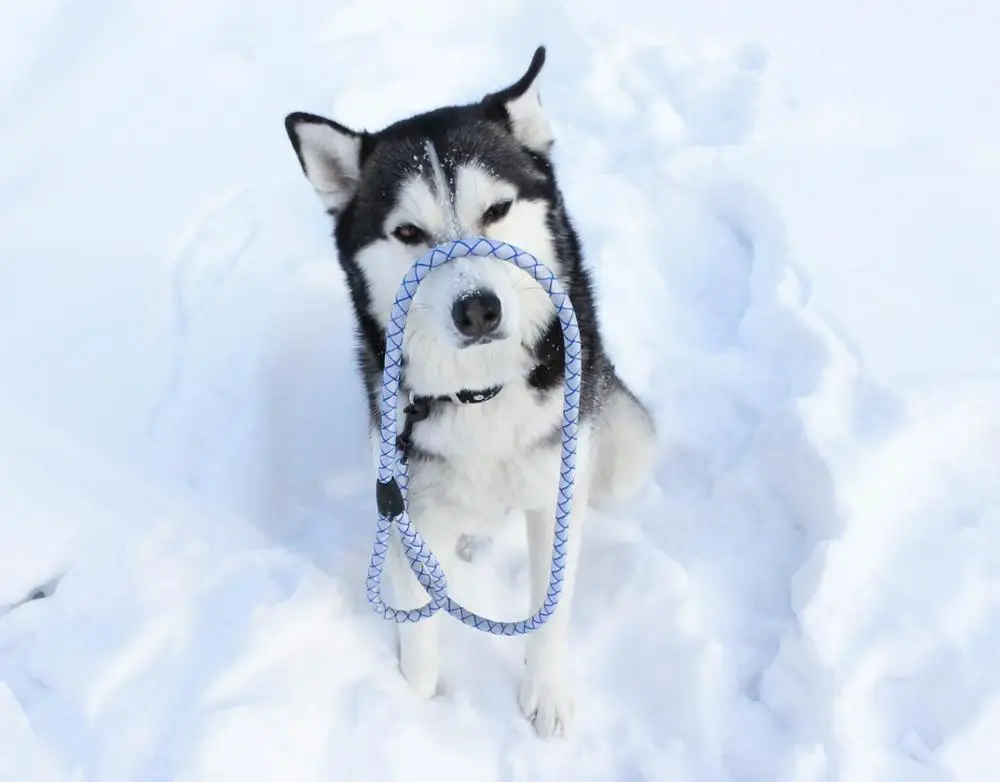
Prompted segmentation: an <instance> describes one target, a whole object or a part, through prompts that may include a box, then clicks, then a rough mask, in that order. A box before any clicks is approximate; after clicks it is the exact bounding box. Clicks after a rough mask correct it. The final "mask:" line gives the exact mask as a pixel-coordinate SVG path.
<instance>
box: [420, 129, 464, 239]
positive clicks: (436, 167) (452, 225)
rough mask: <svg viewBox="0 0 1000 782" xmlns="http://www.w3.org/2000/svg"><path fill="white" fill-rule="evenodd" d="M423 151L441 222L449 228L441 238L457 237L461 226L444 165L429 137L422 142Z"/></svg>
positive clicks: (459, 235) (460, 231)
mask: <svg viewBox="0 0 1000 782" xmlns="http://www.w3.org/2000/svg"><path fill="white" fill-rule="evenodd" d="M424 151H425V152H426V153H427V160H428V161H429V162H430V165H431V176H432V177H433V179H434V190H435V191H436V195H437V207H438V210H439V212H440V215H441V217H442V220H441V222H442V223H443V224H444V225H447V226H448V228H449V229H450V230H449V231H447V232H446V233H445V234H443V235H442V238H449V239H459V238H461V234H462V226H461V224H460V223H459V220H458V216H457V215H456V214H455V208H454V204H453V203H452V198H451V192H450V191H449V190H448V180H447V179H446V177H445V175H444V167H443V166H442V165H441V160H440V158H438V154H437V150H436V149H435V148H434V143H433V142H432V141H431V140H430V139H427V140H426V141H425V142H424Z"/></svg>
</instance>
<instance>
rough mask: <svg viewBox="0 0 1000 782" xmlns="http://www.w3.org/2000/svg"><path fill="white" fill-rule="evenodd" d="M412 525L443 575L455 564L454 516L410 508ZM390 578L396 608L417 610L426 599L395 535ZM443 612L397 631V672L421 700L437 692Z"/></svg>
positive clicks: (390, 559) (391, 554) (431, 510)
mask: <svg viewBox="0 0 1000 782" xmlns="http://www.w3.org/2000/svg"><path fill="white" fill-rule="evenodd" d="M411 511H412V513H413V514H414V515H412V516H411V518H412V520H413V523H414V525H415V526H416V528H417V530H418V531H419V532H420V535H421V537H423V539H424V542H425V543H426V544H427V545H428V546H429V547H430V549H431V551H433V552H434V555H435V556H436V557H437V558H438V561H439V562H440V563H441V567H442V568H443V569H444V572H445V573H448V572H450V571H451V569H452V568H451V565H452V564H453V563H454V561H455V541H456V540H457V532H456V531H455V525H454V523H453V518H454V514H452V513H450V512H448V511H447V510H446V509H444V508H430V509H423V510H421V509H420V508H416V507H414V508H411ZM389 566H390V571H389V572H390V577H391V579H392V591H393V595H394V598H395V600H394V603H395V607H396V608H402V609H411V608H419V607H420V606H422V605H424V604H425V603H427V601H428V600H430V596H429V595H428V594H427V591H426V590H425V589H424V588H423V587H422V586H421V585H420V582H419V581H417V577H416V576H415V575H414V574H413V571H412V570H411V569H410V564H409V561H408V560H407V559H406V555H405V554H404V553H403V546H402V543H401V542H400V541H399V538H398V535H397V534H395V532H394V534H393V539H392V546H391V553H390V556H389ZM443 616H444V612H443V611H440V612H438V613H437V614H435V615H434V616H431V617H429V618H427V619H422V620H420V621H419V622H404V623H402V624H400V625H398V628H399V670H400V671H401V672H402V674H403V676H404V677H405V679H406V681H407V682H408V683H409V685H410V687H411V688H412V689H413V691H414V692H416V693H417V695H419V696H420V697H422V698H432V697H434V695H435V694H436V693H437V691H438V686H439V680H440V675H441V651H440V635H441V621H442V617H443Z"/></svg>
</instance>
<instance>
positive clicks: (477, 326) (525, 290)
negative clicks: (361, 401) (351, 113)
mask: <svg viewBox="0 0 1000 782" xmlns="http://www.w3.org/2000/svg"><path fill="white" fill-rule="evenodd" d="M544 61H545V50H544V48H539V49H538V50H537V51H536V52H535V56H534V58H533V59H532V61H531V65H530V66H529V68H528V70H527V72H525V74H524V75H523V76H522V77H521V78H520V79H518V80H517V81H516V82H515V83H514V84H512V85H511V86H509V87H506V88H504V89H502V90H499V91H498V92H494V93H490V94H488V95H486V96H485V97H484V98H483V99H482V100H480V101H479V102H477V103H473V104H469V105H464V106H450V107H445V108H440V109H436V110H434V111H429V112H427V113H424V114H419V115H417V116H414V117H410V118H408V119H404V120H401V121H399V122H396V123H395V124H393V125H390V126H388V127H386V128H384V129H382V130H380V131H377V132H366V131H354V130H350V129H349V128H347V127H344V126H343V125H340V124H338V123H337V122H333V121H331V120H329V119H325V118H323V117H318V116H316V115H313V114H304V113H294V114H290V115H289V116H288V117H287V118H286V120H285V125H286V128H287V130H288V135H289V137H290V138H291V141H292V145H293V146H294V147H295V152H296V154H297V155H298V158H299V162H300V163H301V164H302V169H303V171H304V172H305V174H306V177H307V178H308V179H309V181H310V182H311V183H312V185H313V187H314V188H315V190H316V193H317V195H318V196H319V198H320V201H321V202H322V204H323V206H324V207H325V208H326V210H327V211H328V212H329V213H330V214H331V215H332V216H333V217H334V220H335V222H336V231H335V235H336V241H337V249H338V253H339V256H340V262H341V264H342V266H343V268H344V270H345V272H346V274H347V280H348V284H349V286H350V288H351V292H352V296H353V300H354V305H355V307H356V308H357V310H358V317H359V320H360V321H361V324H360V325H361V330H362V332H363V333H366V332H372V333H384V328H385V325H386V324H387V322H388V318H389V313H390V310H391V307H392V302H393V300H394V298H395V295H396V291H397V289H398V287H399V284H400V281H401V279H402V277H403V275H404V274H405V272H406V271H407V269H408V268H409V267H410V266H411V265H412V264H413V262H414V261H415V260H416V259H417V258H419V257H420V256H421V255H423V254H425V253H426V252H427V251H428V250H429V249H430V248H431V247H434V246H435V245H438V244H441V243H442V242H445V241H448V240H452V239H459V238H465V237H470V236H487V237H490V238H495V239H500V240H503V241H507V242H510V243H511V244H514V245H516V246H519V247H521V248H523V249H525V250H528V251H529V252H531V253H532V254H534V255H535V256H537V257H538V258H539V259H540V260H541V261H543V262H544V263H545V264H547V265H549V267H550V268H552V270H553V272H554V273H556V274H559V271H560V270H559V268H558V266H559V260H558V258H556V257H554V256H555V255H556V253H555V251H554V238H553V237H554V231H555V230H557V229H556V227H555V226H556V224H555V220H554V210H555V209H556V208H557V205H558V204H559V196H558V192H557V189H556V184H555V178H554V174H553V171H552V166H551V163H550V159H549V152H550V148H551V146H552V142H553V137H552V132H551V129H550V126H549V122H548V120H547V118H546V116H545V114H544V112H543V111H542V106H541V102H540V99H539V92H538V76H539V73H540V72H541V69H542V65H543V63H544ZM552 313H553V309H552V305H551V302H550V301H549V299H548V296H547V294H546V293H545V292H544V291H543V290H542V289H541V287H540V286H538V284H537V283H535V282H534V280H533V279H531V278H530V277H529V276H528V275H527V274H525V273H524V272H522V271H520V270H519V269H517V268H516V267H514V266H513V265H512V264H510V263H507V262H504V261H499V260H496V259H492V258H464V259H459V260H457V261H453V262H451V263H449V264H446V265H445V266H443V267H440V268H438V269H437V270H435V271H434V272H432V273H431V274H430V275H429V276H428V277H427V278H426V280H425V281H424V282H423V283H422V284H421V286H420V289H419V291H418V294H417V297H416V299H415V301H414V303H413V306H412V309H411V312H410V317H409V320H408V323H407V334H406V343H405V345H406V351H407V355H408V357H409V358H410V359H411V361H410V362H409V365H410V367H412V368H413V372H410V371H409V370H408V379H409V380H410V381H411V382H413V381H414V380H416V384H414V387H417V385H420V386H422V387H423V388H422V390H426V391H427V392H431V391H437V392H448V391H451V390H454V385H455V383H456V380H460V381H461V382H460V383H459V385H460V386H468V385H469V383H470V382H472V383H474V382H480V383H484V384H487V383H492V382H504V381H505V378H503V377H498V376H497V375H498V374H499V375H502V374H504V373H505V372H508V373H509V372H510V371H513V369H514V367H511V366H509V364H511V362H513V363H517V360H515V357H520V356H521V355H522V354H523V353H524V350H523V347H522V346H524V345H531V344H533V343H534V341H535V340H536V339H538V337H539V335H540V334H541V333H542V332H543V330H544V329H545V327H546V325H547V324H548V323H549V322H550V320H551V318H552ZM372 330H376V331H375V332H373V331H372ZM470 373H471V374H472V375H482V376H481V377H480V378H478V379H473V380H470V379H469V375H470ZM418 375H424V377H423V378H420V377H419V376H418ZM449 376H451V377H449ZM446 386H451V387H446Z"/></svg>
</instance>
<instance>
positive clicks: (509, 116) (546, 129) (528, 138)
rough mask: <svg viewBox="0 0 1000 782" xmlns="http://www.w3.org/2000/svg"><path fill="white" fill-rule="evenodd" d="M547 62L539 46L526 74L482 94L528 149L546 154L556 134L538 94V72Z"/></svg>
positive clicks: (486, 104) (489, 107) (491, 109)
mask: <svg viewBox="0 0 1000 782" xmlns="http://www.w3.org/2000/svg"><path fill="white" fill-rule="evenodd" d="M544 64H545V47H544V46H539V47H538V48H537V49H536V50H535V56H534V57H532V58H531V65H529V66H528V70H527V71H526V72H525V74H524V76H522V77H521V78H520V79H518V80H517V81H516V82H514V84H512V85H510V86H509V87H506V88H505V89H502V90H500V91H499V92H494V93H491V94H489V95H487V96H486V97H485V98H483V104H484V105H485V106H486V109H487V112H488V113H489V114H490V115H491V116H492V117H494V118H496V119H499V120H501V121H502V122H503V123H504V124H505V125H506V126H507V128H508V129H509V130H510V132H511V133H512V134H513V135H514V137H515V138H516V139H517V140H518V141H520V142H521V143H522V144H524V146H526V147H527V148H528V149H530V150H532V151H534V152H539V153H541V154H547V153H548V151H549V150H550V149H551V148H552V142H553V140H554V137H553V135H552V128H551V126H550V125H549V119H548V117H547V116H546V114H545V112H544V111H543V110H542V101H541V98H540V97H539V94H538V75H539V74H540V73H541V71H542V66H543V65H544Z"/></svg>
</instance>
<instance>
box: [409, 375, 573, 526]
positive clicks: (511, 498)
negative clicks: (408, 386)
mask: <svg viewBox="0 0 1000 782" xmlns="http://www.w3.org/2000/svg"><path fill="white" fill-rule="evenodd" d="M401 402H402V400H401ZM405 404H406V403H405V402H402V404H401V406H405ZM436 406H437V409H436V410H435V411H434V413H433V414H432V416H431V417H430V418H428V419H426V420H424V421H420V422H418V423H417V424H416V425H415V427H414V432H413V437H414V441H415V442H416V444H417V445H418V446H419V447H420V448H421V449H422V450H425V451H428V452H430V453H431V454H434V455H435V458H431V459H427V460H414V461H413V463H412V464H411V468H410V503H411V506H414V507H419V506H422V505H429V506H440V505H452V506H455V507H458V508H467V509H469V510H470V511H473V510H474V511H476V512H477V513H478V512H482V513H483V514H484V515H489V516H496V515H497V514H503V513H506V512H507V511H510V510H526V509H544V508H548V507H550V506H551V504H552V503H553V502H554V500H555V492H556V488H557V486H558V481H559V457H560V454H561V440H559V439H557V438H553V433H554V432H556V431H557V429H556V427H557V426H558V424H559V423H560V421H561V420H562V407H563V399H562V395H561V394H547V395H545V396H544V397H542V396H541V395H539V393H538V392H537V391H535V390H533V389H531V388H529V387H528V386H527V384H526V383H523V382H520V383H515V384H511V385H508V386H505V387H504V388H503V390H502V391H501V392H500V393H499V394H498V395H497V396H496V397H494V398H493V399H491V400H489V401H487V402H482V403H479V404H455V403H450V402H441V403H436ZM581 467H582V463H581Z"/></svg>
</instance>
